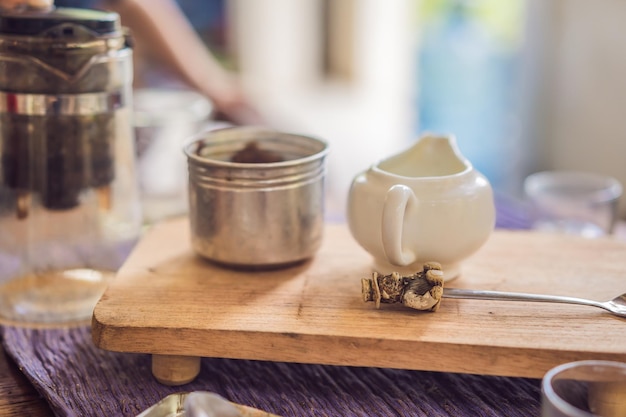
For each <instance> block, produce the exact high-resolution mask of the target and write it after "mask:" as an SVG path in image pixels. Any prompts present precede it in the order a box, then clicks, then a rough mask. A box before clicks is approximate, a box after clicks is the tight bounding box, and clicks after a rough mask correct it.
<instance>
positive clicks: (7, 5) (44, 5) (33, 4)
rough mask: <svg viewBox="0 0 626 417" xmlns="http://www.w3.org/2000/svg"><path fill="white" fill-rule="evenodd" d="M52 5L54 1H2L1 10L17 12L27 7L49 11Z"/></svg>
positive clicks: (0, 3) (0, 1) (0, 2)
mask: <svg viewBox="0 0 626 417" xmlns="http://www.w3.org/2000/svg"><path fill="white" fill-rule="evenodd" d="M52 3H53V2H52V0H0V9H3V10H15V9H19V8H23V7H26V8H30V9H37V10H47V9H50V8H51V7H52Z"/></svg>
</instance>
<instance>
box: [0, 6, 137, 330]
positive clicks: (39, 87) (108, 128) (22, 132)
mask: <svg viewBox="0 0 626 417" xmlns="http://www.w3.org/2000/svg"><path fill="white" fill-rule="evenodd" d="M128 40H129V39H128V36H127V34H126V33H125V31H124V30H123V28H122V26H121V23H120V19H119V16H118V15H117V14H116V13H111V12H103V11H95V10H86V9H70V8H67V9H66V8H51V9H49V10H47V11H37V10H23V11H15V12H0V316H1V317H4V318H5V319H10V320H19V321H31V322H63V321H69V320H79V319H86V318H89V317H90V316H91V314H92V311H93V307H94V306H95V303H96V302H97V300H98V299H99V297H100V296H101V295H102V292H103V291H104V288H105V287H106V285H107V283H108V281H109V279H110V278H111V277H112V276H113V274H114V272H115V271H116V270H117V268H119V266H121V264H122V262H123V261H124V259H125V257H126V255H127V254H128V252H129V250H130V248H131V247H132V245H133V244H134V243H135V242H136V239H137V237H138V235H139V232H140V228H141V210H140V205H139V197H138V189H137V183H136V176H135V172H134V169H135V168H134V155H135V154H134V137H133V130H132V123H131V119H130V117H131V107H132V103H131V94H132V48H131V47H130V45H129V42H128Z"/></svg>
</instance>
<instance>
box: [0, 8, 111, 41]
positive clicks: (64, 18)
mask: <svg viewBox="0 0 626 417" xmlns="http://www.w3.org/2000/svg"><path fill="white" fill-rule="evenodd" d="M62 23H76V24H80V25H82V26H84V27H85V28H87V29H89V30H91V31H93V32H95V33H97V34H98V35H108V34H113V33H115V32H119V31H120V30H121V23H120V18H119V15H118V14H117V13H114V12H105V11H100V10H91V9H73V8H62V7H58V8H53V9H52V10H50V11H46V12H40V11H25V12H8V13H6V12H4V13H0V34H3V35H25V36H28V35H31V36H32V35H38V34H39V33H41V32H43V31H46V30H48V29H50V28H52V27H55V26H57V25H60V24H62Z"/></svg>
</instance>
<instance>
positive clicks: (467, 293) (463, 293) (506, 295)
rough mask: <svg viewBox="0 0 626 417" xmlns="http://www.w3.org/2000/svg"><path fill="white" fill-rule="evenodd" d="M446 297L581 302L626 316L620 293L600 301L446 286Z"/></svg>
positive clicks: (625, 303) (625, 307)
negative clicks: (608, 299) (607, 299)
mask: <svg viewBox="0 0 626 417" xmlns="http://www.w3.org/2000/svg"><path fill="white" fill-rule="evenodd" d="M443 297H444V298H471V299H475V300H497V301H537V302H541V303H563V304H580V305H585V306H592V307H598V308H603V309H604V310H607V311H609V312H611V313H613V314H615V315H616V316H619V317H625V318H626V294H622V295H618V296H617V297H615V298H614V299H612V300H610V301H605V302H600V301H593V300H586V299H584V298H575V297H562V296H558V295H541V294H528V293H520V292H505V291H482V290H465V289H460V288H444V289H443Z"/></svg>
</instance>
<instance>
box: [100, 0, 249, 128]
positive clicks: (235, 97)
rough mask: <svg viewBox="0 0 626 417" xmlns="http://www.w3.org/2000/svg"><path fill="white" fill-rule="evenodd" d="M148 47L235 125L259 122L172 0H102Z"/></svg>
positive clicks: (232, 80)
mask: <svg viewBox="0 0 626 417" xmlns="http://www.w3.org/2000/svg"><path fill="white" fill-rule="evenodd" d="M104 5H105V7H106V8H107V9H109V10H111V11H115V12H117V13H118V14H119V15H120V17H121V19H122V23H123V24H124V25H125V26H127V27H129V28H130V29H131V32H132V35H133V37H134V38H135V39H136V42H137V44H140V45H141V46H142V47H144V48H146V47H148V48H149V49H150V51H152V52H153V53H155V54H157V55H158V56H159V57H161V58H162V59H163V61H164V62H165V63H166V64H168V65H169V66H170V67H171V68H172V69H173V70H175V71H176V72H177V73H178V74H180V76H181V77H182V79H183V80H184V81H185V82H187V83H188V84H189V85H190V86H191V87H192V88H195V89H197V90H198V91H199V92H200V93H202V94H204V95H206V96H207V97H209V98H210V99H211V100H212V101H213V103H214V104H215V107H216V110H217V111H218V112H219V113H222V114H223V115H224V116H225V118H226V119H228V120H229V121H232V122H233V123H236V124H260V123H261V117H260V116H259V114H258V113H257V112H256V110H255V109H254V108H253V107H252V106H250V105H249V103H248V101H247V100H246V98H245V95H244V93H243V91H242V89H241V87H240V85H239V83H238V81H237V79H236V77H234V76H233V75H232V74H230V73H229V72H227V71H226V70H225V69H224V68H223V67H222V66H221V65H220V63H219V62H217V61H216V59H215V58H214V57H213V55H212V54H211V52H210V51H209V50H208V48H207V47H206V45H205V44H204V43H203V42H202V39H201V38H200V37H199V36H198V35H197V34H196V32H195V30H194V29H193V27H192V26H191V24H190V23H189V21H188V20H187V18H186V17H185V15H184V14H183V12H182V11H181V10H180V8H179V7H178V4H176V2H175V1H174V0H105V1H104Z"/></svg>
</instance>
